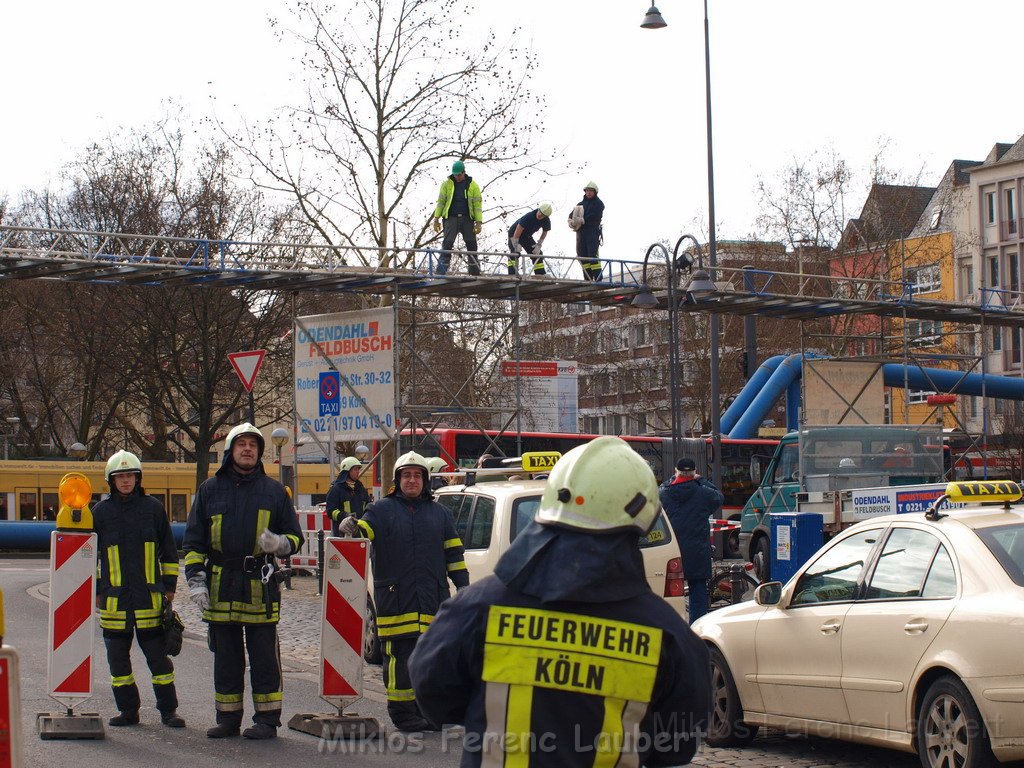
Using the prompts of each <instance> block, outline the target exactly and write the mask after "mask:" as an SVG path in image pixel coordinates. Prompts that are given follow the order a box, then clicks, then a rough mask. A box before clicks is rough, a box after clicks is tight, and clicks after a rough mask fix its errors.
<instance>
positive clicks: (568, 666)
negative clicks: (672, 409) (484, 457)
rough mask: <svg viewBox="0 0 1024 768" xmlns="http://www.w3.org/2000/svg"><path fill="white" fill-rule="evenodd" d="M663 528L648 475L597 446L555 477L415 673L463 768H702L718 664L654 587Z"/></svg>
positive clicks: (584, 448)
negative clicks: (651, 569)
mask: <svg viewBox="0 0 1024 768" xmlns="http://www.w3.org/2000/svg"><path fill="white" fill-rule="evenodd" d="M660 514H661V505H660V504H659V502H658V484H657V481H656V480H655V479H654V473H653V472H651V468H650V467H649V466H648V465H647V462H646V461H644V459H643V458H642V457H641V456H640V454H638V453H637V452H636V451H634V450H633V449H632V448H630V447H629V445H627V444H626V443H625V442H624V441H623V440H620V439H619V438H617V437H599V438H597V439H595V440H592V441H591V442H589V443H587V444H585V445H581V446H578V447H576V448H573V449H572V450H571V451H569V452H568V453H566V454H565V456H563V457H562V458H561V459H559V461H558V462H557V463H556V464H555V466H554V468H553V469H552V470H551V474H550V476H549V477H548V480H547V485H546V486H545V488H544V494H543V496H542V497H541V500H540V505H539V508H538V510H537V512H536V515H535V517H534V519H533V521H532V522H531V523H530V524H529V525H527V526H526V528H525V529H524V530H523V532H522V533H520V534H519V535H518V536H517V537H516V539H515V541H513V542H512V545H511V546H510V547H509V548H508V550H506V552H505V554H504V555H502V557H501V560H499V561H498V565H497V567H496V568H495V569H494V575H493V576H488V577H486V578H484V579H481V580H480V581H479V582H477V583H476V584H473V585H471V586H469V587H468V588H467V589H464V590H461V591H460V592H459V594H458V595H456V596H455V598H454V599H453V600H449V601H448V602H446V603H445V604H444V605H442V606H441V610H440V611H439V612H438V615H437V618H436V619H434V621H433V623H432V624H431V627H430V630H429V631H428V632H427V633H426V634H425V635H424V636H423V637H422V638H421V639H420V641H419V643H418V644H417V646H416V650H415V651H414V652H413V655H412V659H411V660H410V662H409V664H410V667H409V668H410V672H411V675H412V685H413V688H414V689H415V691H416V700H417V701H418V702H419V704H420V707H421V709H422V710H423V713H424V714H425V715H426V716H427V717H428V718H430V719H431V720H433V721H434V722H437V723H461V724H463V725H465V727H466V733H465V737H464V738H463V750H462V766H463V768H477V766H480V765H482V764H486V765H506V766H508V765H524V766H526V765H529V766H532V767H533V768H546V767H547V766H558V768H576V766H579V767H580V768H582V767H583V766H587V768H590V766H594V765H618V766H627V765H632V766H639V765H645V766H669V765H684V764H686V763H688V762H690V760H691V759H692V758H693V755H694V753H695V752H696V749H697V744H698V734H699V733H700V732H701V731H702V730H703V729H704V728H705V727H706V725H707V716H708V711H709V709H710V704H711V676H710V674H709V671H708V670H709V662H708V650H707V648H706V647H705V646H704V644H703V643H702V642H701V641H700V639H699V638H698V637H697V636H696V635H694V633H693V631H692V630H691V629H690V628H689V627H688V626H687V625H686V622H685V621H683V620H682V618H680V616H679V614H678V613H676V612H675V610H673V609H672V608H671V606H669V604H668V603H666V602H665V601H664V600H663V599H662V598H661V597H660V596H659V595H656V594H655V593H654V592H652V591H651V587H650V585H649V584H648V583H647V579H646V577H645V575H644V564H643V557H642V555H641V553H640V548H639V539H640V537H641V536H642V535H644V534H646V533H647V532H648V531H650V529H651V527H652V526H653V525H654V523H655V522H656V521H657V519H658V516H659V515H660Z"/></svg>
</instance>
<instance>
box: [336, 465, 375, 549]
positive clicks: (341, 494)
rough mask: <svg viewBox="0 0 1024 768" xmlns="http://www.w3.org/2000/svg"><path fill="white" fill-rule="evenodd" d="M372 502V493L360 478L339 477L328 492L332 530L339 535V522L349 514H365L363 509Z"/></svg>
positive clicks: (359, 515)
mask: <svg viewBox="0 0 1024 768" xmlns="http://www.w3.org/2000/svg"><path fill="white" fill-rule="evenodd" d="M369 503H370V494H369V493H368V492H367V490H366V488H364V487H363V484H362V483H361V482H359V481H358V480H347V479H345V478H343V477H339V478H338V479H336V480H335V481H334V484H333V485H332V486H331V490H329V491H328V492H327V515H328V517H330V518H331V530H332V531H333V532H334V535H335V536H337V535H338V523H340V522H341V521H342V520H344V519H345V518H346V517H347V516H349V515H353V516H355V517H357V518H359V517H362V516H363V510H365V509H366V505H367V504H369Z"/></svg>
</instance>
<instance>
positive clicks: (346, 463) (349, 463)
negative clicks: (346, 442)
mask: <svg viewBox="0 0 1024 768" xmlns="http://www.w3.org/2000/svg"><path fill="white" fill-rule="evenodd" d="M362 463H363V462H361V461H360V460H359V459H357V458H356V457H355V456H346V457H345V458H344V459H342V460H341V464H339V465H338V474H339V475H347V474H348V473H349V472H350V471H351V470H352V467H358V466H360V465H362Z"/></svg>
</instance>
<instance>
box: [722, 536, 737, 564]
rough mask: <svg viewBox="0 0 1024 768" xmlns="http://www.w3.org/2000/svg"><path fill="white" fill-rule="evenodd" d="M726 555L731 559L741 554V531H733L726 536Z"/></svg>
mask: <svg viewBox="0 0 1024 768" xmlns="http://www.w3.org/2000/svg"><path fill="white" fill-rule="evenodd" d="M724 546H725V556H726V558H728V559H729V560H735V559H736V558H738V557H741V555H740V532H739V531H738V530H736V531H733V532H732V533H730V534H728V535H727V536H726V537H725V544H724Z"/></svg>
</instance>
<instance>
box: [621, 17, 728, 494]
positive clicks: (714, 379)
mask: <svg viewBox="0 0 1024 768" xmlns="http://www.w3.org/2000/svg"><path fill="white" fill-rule="evenodd" d="M640 26H641V27H642V28H643V29H661V28H663V27H665V26H668V25H667V24H666V22H665V19H663V18H662V16H661V14H660V13H659V12H658V9H657V8H655V7H654V6H651V8H650V9H648V11H647V14H646V15H645V16H644V20H643V23H642V24H641V25H640ZM704 102H705V115H706V117H707V128H706V130H707V148H708V268H709V270H710V271H709V274H708V280H709V281H710V282H711V283H714V282H715V270H716V268H717V267H718V244H717V242H716V240H715V164H714V152H713V150H712V132H711V35H710V32H709V27H708V0H704ZM691 293H692V291H691ZM718 333H719V317H718V314H717V313H712V314H711V450H712V453H713V454H714V455H713V456H712V463H711V471H712V480H713V482H714V484H715V485H716V486H717V487H718V488H721V487H722V451H721V447H722V435H721V432H722V414H721V409H720V401H721V393H720V391H719V390H720V383H719V374H720V371H719V363H720V361H719V349H718V343H719V342H718Z"/></svg>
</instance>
